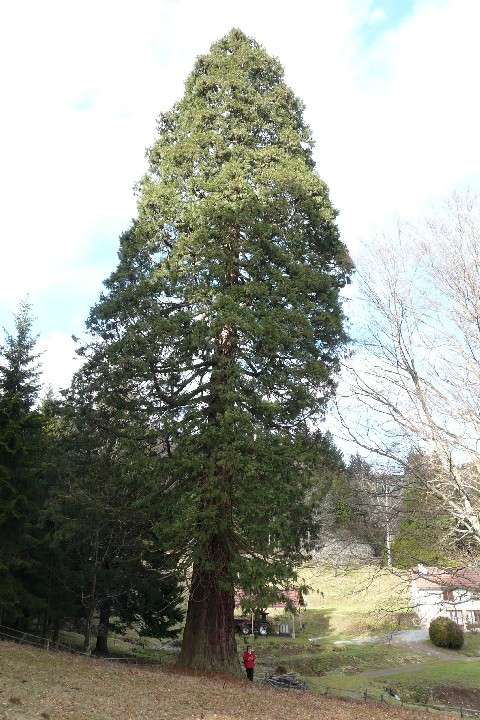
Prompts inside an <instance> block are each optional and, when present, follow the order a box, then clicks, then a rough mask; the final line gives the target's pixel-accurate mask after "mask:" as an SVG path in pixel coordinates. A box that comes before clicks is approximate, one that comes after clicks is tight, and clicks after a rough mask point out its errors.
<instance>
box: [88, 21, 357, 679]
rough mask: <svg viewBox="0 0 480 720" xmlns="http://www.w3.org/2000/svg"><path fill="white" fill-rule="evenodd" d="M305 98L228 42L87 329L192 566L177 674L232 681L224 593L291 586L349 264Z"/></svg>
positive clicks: (91, 351)
mask: <svg viewBox="0 0 480 720" xmlns="http://www.w3.org/2000/svg"><path fill="white" fill-rule="evenodd" d="M302 112H303V105H302V103H301V101H300V100H299V99H298V98H297V97H296V96H295V95H294V93H293V92H292V91H291V90H290V88H289V87H288V86H287V85H286V84H285V82H284V80H283V70H282V67H281V65H280V64H279V62H278V61H277V60H276V59H273V58H271V57H270V56H269V55H268V54H267V53H266V52H265V50H264V49H263V48H262V47H261V46H260V45H258V43H257V42H256V41H255V40H253V39H251V38H248V37H246V36H245V35H244V34H243V33H242V32H240V31H239V30H232V31H231V32H230V33H229V34H228V35H227V36H226V37H224V38H223V39H221V40H220V41H219V42H217V43H215V44H214V45H213V46H212V48H211V52H210V53H209V54H208V55H205V56H202V57H199V58H198V59H197V61H196V63H195V67H194V69H193V72H192V73H191V75H190V77H189V78H188V80H187V82H186V88H185V95H184V97H183V99H182V100H181V101H180V102H178V103H177V104H175V105H174V107H173V108H172V109H171V110H170V111H169V112H166V113H164V114H162V115H161V116H160V119H159V123H158V129H159V137H158V139H157V140H156V141H155V143H154V145H153V146H152V148H151V149H150V150H149V153H148V157H149V163H150V166H149V171H148V173H147V174H146V176H145V177H144V178H143V179H142V181H141V182H140V183H139V185H138V218H137V219H136V221H135V222H134V223H133V225H132V227H131V228H130V229H129V230H128V231H127V232H126V233H125V234H124V235H123V236H122V237H121V242H120V251H119V264H118V268H117V270H116V271H115V272H114V273H113V274H112V276H111V277H110V278H109V279H108V280H107V281H106V283H105V285H106V292H105V293H104V294H103V295H102V297H101V299H100V302H99V303H98V304H97V306H96V307H94V308H93V310H92V312H91V315H90V318H89V328H90V331H91V333H92V341H91V343H90V346H89V347H88V348H86V349H85V354H86V356H87V364H86V366H85V367H86V371H87V372H90V373H91V377H92V382H93V383H94V384H95V387H96V389H97V392H98V400H97V402H100V398H101V402H102V403H104V404H106V405H108V406H110V407H112V408H115V423H116V424H117V426H118V427H119V428H121V427H126V426H127V425H128V423H129V422H131V421H132V418H134V419H135V423H136V425H137V426H140V425H142V426H143V428H144V435H143V442H144V443H145V442H147V440H146V439H149V442H150V445H149V447H150V450H149V453H150V456H153V455H156V457H157V464H156V468H155V474H153V475H150V478H149V479H150V492H151V501H152V502H160V503H161V504H162V506H163V508H164V514H165V519H164V521H163V522H162V523H161V526H160V525H159V526H158V527H157V533H158V536H159V539H160V541H161V542H162V543H163V544H164V545H165V547H167V548H170V551H171V552H177V553H179V554H181V556H182V557H183V559H184V562H185V563H186V565H187V566H189V567H190V568H191V577H190V582H189V601H188V610H187V620H186V627H185V631H184V635H183V644H182V651H181V658H180V662H181V664H182V665H184V666H186V667H191V668H198V669H200V670H204V671H218V670H226V671H229V672H232V673H238V670H239V665H238V658H237V654H236V643H235V634H234V623H233V610H234V590H235V587H242V588H243V589H244V590H245V591H246V592H247V593H250V592H252V593H255V592H257V591H260V590H261V591H262V593H265V592H266V589H268V588H269V587H271V588H273V587H285V586H287V585H288V583H289V582H292V581H293V580H294V579H295V576H296V575H295V567H296V564H297V563H298V562H299V561H300V560H301V559H302V557H303V555H304V551H305V547H306V546H305V538H306V537H307V536H308V533H309V532H312V533H313V532H314V525H315V523H314V507H313V504H312V502H311V498H312V497H313V492H312V488H313V486H314V483H315V475H316V472H317V470H318V463H319V456H321V452H320V453H319V447H320V446H321V443H319V442H318V439H319V435H318V433H316V432H314V431H313V430H312V429H311V428H312V426H313V425H312V423H314V422H315V421H316V420H318V419H319V418H321V417H322V414H323V412H324V409H325V405H326V402H327V401H328V399H329V398H330V396H331V395H332V393H333V392H334V388H335V373H336V371H337V369H338V363H339V353H340V351H341V348H342V346H343V344H344V342H345V340H346V337H345V332H344V328H343V320H344V318H343V314H342V309H341V305H340V299H339V293H340V289H341V288H342V287H343V286H344V284H345V283H346V282H347V281H348V277H349V272H350V267H351V264H350V260H349V257H348V253H347V251H346V249H345V247H344V245H343V244H342V242H341V241H340V239H339V233H338V229H337V226H336V224H335V217H336V212H335V210H334V208H333V207H332V205H331V202H330V200H329V195H328V189H327V187H326V185H325V183H324V182H323V181H322V180H321V179H320V177H319V176H318V174H317V172H316V170H315V166H314V161H313V158H312V148H313V140H312V137H311V134H310V130H309V128H308V127H307V126H306V124H305V122H304V120H303V116H302Z"/></svg>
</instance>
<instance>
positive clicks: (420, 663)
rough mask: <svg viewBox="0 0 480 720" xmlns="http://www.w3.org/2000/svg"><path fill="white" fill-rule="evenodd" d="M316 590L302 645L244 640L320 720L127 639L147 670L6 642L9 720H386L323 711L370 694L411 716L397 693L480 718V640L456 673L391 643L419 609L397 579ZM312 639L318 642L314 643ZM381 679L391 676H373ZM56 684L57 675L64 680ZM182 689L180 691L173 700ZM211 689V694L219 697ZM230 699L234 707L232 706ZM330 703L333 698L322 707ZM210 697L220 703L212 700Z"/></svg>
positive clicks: (171, 652) (461, 654) (123, 649)
mask: <svg viewBox="0 0 480 720" xmlns="http://www.w3.org/2000/svg"><path fill="white" fill-rule="evenodd" d="M305 579H307V578H305ZM316 579H317V581H318V584H317V585H316V586H315V585H314V580H315V577H314V576H312V578H310V585H312V586H313V590H312V592H311V593H310V595H309V596H308V597H307V601H308V603H309V605H308V608H307V609H306V610H302V611H301V616H300V617H301V621H302V627H301V628H300V623H299V619H298V617H297V618H296V622H295V624H296V637H295V638H293V637H278V636H269V637H266V638H263V637H255V638H253V639H252V638H251V637H243V636H242V635H237V644H238V651H239V661H240V658H241V655H242V654H243V652H244V649H245V646H246V645H247V644H253V645H254V647H255V651H256V653H257V657H258V659H257V666H256V675H255V676H256V679H257V681H258V680H260V679H262V678H264V677H267V676H269V675H271V674H273V673H280V672H285V671H287V672H294V673H295V675H296V676H297V677H301V678H302V679H303V680H305V681H306V683H307V686H308V688H309V690H310V691H311V693H313V694H314V695H317V700H315V698H314V697H313V696H309V695H308V696H307V695H305V694H302V697H303V698H306V697H308V698H309V700H308V703H313V706H312V708H311V709H312V713H313V707H314V710H315V712H314V714H312V715H310V714H309V712H308V711H307V710H305V708H301V709H300V708H299V707H297V706H296V705H295V703H294V705H295V706H292V708H291V713H292V714H291V715H290V716H288V715H287V714H285V713H284V707H283V705H282V703H281V701H280V702H279V704H278V707H277V705H276V703H277V701H276V700H275V698H277V696H278V694H279V692H280V691H278V690H276V691H271V690H268V689H265V688H264V687H263V689H262V688H261V687H259V686H258V685H257V683H255V684H254V687H253V688H252V687H251V686H250V685H246V683H245V682H244V681H240V680H239V681H231V680H227V679H224V680H222V683H223V685H222V684H220V685H216V684H215V683H214V681H213V680H212V679H211V678H209V679H206V678H203V679H199V678H198V677H195V678H192V677H191V676H190V677H187V676H185V675H181V676H178V675H176V674H174V672H173V669H172V666H173V665H174V663H175V662H176V659H177V657H178V647H175V644H173V645H172V644H171V643H168V642H167V643H164V642H162V641H159V640H154V639H145V640H143V639H141V640H139V641H138V642H137V641H136V639H135V638H134V637H132V638H131V642H128V641H127V639H125V638H122V637H120V636H119V637H116V638H115V637H113V636H112V638H111V640H110V643H109V646H110V652H111V655H112V656H114V657H116V658H123V659H127V660H133V659H135V661H136V663H137V665H135V666H132V665H126V664H125V663H124V662H115V661H112V660H110V661H105V660H92V659H90V658H86V657H82V656H72V655H66V654H61V653H60V654H57V653H48V652H45V651H43V650H32V649H29V648H25V647H19V646H18V645H10V646H9V645H8V644H7V643H0V681H1V682H0V720H3V718H7V717H8V718H30V717H31V718H33V717H43V718H44V719H46V718H51V719H52V720H53V719H54V718H59V719H60V718H62V719H63V718H66V717H69V718H73V720H76V718H80V717H84V716H85V715H86V714H88V715H90V717H91V718H93V720H95V718H105V720H108V719H109V718H110V717H112V718H113V717H115V718H116V717H122V718H123V717H125V718H131V720H137V718H138V719H140V718H148V719H149V720H155V719H156V718H160V717H162V718H163V717H170V718H172V720H175V719H176V718H196V719H198V720H201V719H202V718H204V719H205V720H207V719H208V718H210V717H212V718H213V717H215V718H216V720H221V719H222V718H225V719H228V720H229V719H230V718H234V717H235V718H243V717H248V718H249V720H250V718H256V717H262V719H263V720H266V719H268V718H269V717H272V718H275V720H276V719H277V718H283V717H291V718H292V719H295V718H304V717H305V718H306V717H315V718H317V717H318V718H323V717H340V718H345V719H347V718H348V719H349V718H350V717H352V720H353V718H359V719H360V718H363V717H365V718H367V717H368V718H374V717H377V716H376V715H375V714H372V712H373V711H371V710H365V711H364V710H363V708H364V703H363V704H360V705H356V706H355V707H356V710H355V711H352V712H350V709H348V708H347V709H346V710H345V712H343V714H342V712H341V708H342V707H343V706H341V705H340V706H338V705H337V706H335V705H328V708H330V710H331V714H330V715H328V713H327V714H322V713H321V712H319V706H317V704H316V703H317V701H321V703H322V704H321V708H322V712H323V709H324V707H325V705H324V704H325V703H327V701H328V703H330V702H334V701H333V699H332V700H331V699H330V698H326V697H324V694H325V692H328V694H329V695H336V696H337V697H340V698H363V696H364V693H365V692H367V696H368V697H369V698H376V699H377V700H380V699H381V698H382V699H383V701H384V704H383V705H382V707H383V714H381V715H378V717H392V718H393V717H404V716H403V715H398V716H397V715H392V714H390V715H388V714H387V715H386V714H385V713H386V712H387V707H386V705H385V702H389V703H392V702H393V703H395V702H396V701H394V700H392V697H391V694H389V692H388V691H390V693H394V694H397V695H398V696H399V697H400V698H401V699H402V701H403V702H405V703H423V704H425V703H426V702H427V701H428V702H430V703H432V702H437V703H438V704H443V705H448V704H449V703H450V705H451V706H452V707H458V706H459V705H460V703H461V702H462V703H463V704H464V705H465V707H478V708H480V690H478V691H477V688H479V687H480V661H479V662H475V661H474V660H470V658H475V657H479V656H480V634H467V635H466V639H465V645H464V647H463V648H462V649H461V650H460V651H447V652H448V654H449V657H450V658H451V661H450V662H445V660H444V659H443V658H442V657H439V656H438V654H436V649H435V648H434V647H433V645H431V644H429V641H426V643H424V644H423V645H421V644H418V643H411V644H410V646H407V645H404V646H401V647H398V646H396V645H393V644H389V642H388V633H391V631H392V630H393V629H398V628H401V627H407V628H409V627H412V616H411V615H409V614H408V613H407V612H406V610H407V609H408V603H407V599H408V598H407V596H406V594H405V588H404V586H403V585H402V584H401V583H400V584H399V582H400V581H399V577H398V576H397V575H395V574H394V573H391V572H386V571H378V570H376V569H369V568H366V569H362V570H358V571H356V572H354V573H352V575H341V576H340V575H337V576H334V575H333V574H332V573H323V574H322V575H321V576H319V577H318V578H316ZM320 588H322V589H321V590H320ZM322 593H323V594H322ZM272 616H273V613H272V614H271V616H270V617H272ZM274 619H275V620H276V621H279V622H282V621H283V622H288V623H289V624H290V625H291V623H292V618H291V616H290V615H281V614H277V617H274ZM371 636H377V637H378V636H386V637H387V642H366V643H365V644H355V642H351V643H350V644H348V643H346V644H345V643H341V642H340V640H347V639H353V638H358V637H364V638H365V637H367V638H368V637H371ZM310 638H316V639H315V641H314V642H310ZM61 641H62V642H64V643H65V644H67V645H70V646H76V647H78V648H79V649H80V648H81V644H82V638H81V636H79V635H75V634H74V633H63V635H62V638H61ZM429 653H430V654H429ZM239 664H240V663H239ZM30 665H31V667H30ZM145 666H146V667H145ZM378 671H386V672H387V673H389V674H386V675H383V676H372V675H371V673H374V672H378ZM397 671H398V672H397ZM52 673H57V675H56V676H55V677H54V678H53V676H52ZM52 678H53V680H52ZM82 678H83V679H82ZM52 682H53V685H52V686H51V687H50V685H49V683H52ZM172 683H173V685H172ZM175 683H177V685H178V687H177V685H175ZM212 683H213V684H212ZM170 685H172V688H173V687H174V686H175V688H176V689H169V688H170ZM117 686H118V688H117ZM220 686H221V690H220ZM205 687H208V688H210V691H211V692H210V691H209V693H207V695H205V691H204V690H205ZM387 689H388V690H387ZM117 690H118V692H120V695H118V692H117ZM159 692H161V694H162V699H161V700H160V696H159ZM168 693H177V694H178V693H179V694H180V698H181V699H180V701H179V702H178V703H177V702H176V701H173V699H172V698H173V695H169V694H168ZM252 693H253V694H252ZM255 693H257V695H256V694H255ZM258 693H260V695H258ZM272 693H273V695H272ZM187 694H188V695H189V697H187ZM217 695H218V697H217ZM222 695H223V697H224V700H222V699H221V697H220V696H222ZM319 695H323V696H322V697H321V698H319V697H318V696H319ZM207 696H208V698H210V699H212V698H215V700H212V702H210V701H207ZM264 696H265V697H267V696H268V702H266V703H264V702H263V698H264ZM228 698H230V700H229V699H228ZM232 698H234V699H232ZM243 698H249V702H247V703H245V702H244V700H243ZM259 698H260V699H259ZM312 698H313V699H312ZM295 702H296V701H295ZM249 703H250V704H249ZM308 703H307V705H308ZM396 704H397V705H398V702H397V703H396ZM368 707H370V703H369V704H368ZM202 708H203V709H202ZM333 708H335V709H333ZM339 708H340V710H339ZM359 708H362V709H361V710H359ZM247 709H248V712H247ZM257 711H258V715H257ZM304 711H305V712H304ZM375 712H376V711H375ZM395 712H397V710H396V709H395V708H393V707H392V708H390V709H388V713H395ZM399 712H400V710H399ZM42 713H43V714H42ZM208 713H210V714H208ZM252 713H253V714H252ZM269 713H270V714H269ZM282 713H284V714H282ZM302 713H304V714H302ZM405 717H407V715H405ZM410 717H415V718H417V719H418V718H420V717H423V716H422V715H420V714H418V709H417V711H416V714H415V715H414V716H410ZM425 717H428V715H425Z"/></svg>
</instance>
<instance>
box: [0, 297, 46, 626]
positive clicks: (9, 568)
mask: <svg viewBox="0 0 480 720" xmlns="http://www.w3.org/2000/svg"><path fill="white" fill-rule="evenodd" d="M30 311H31V308H30V305H29V303H28V302H27V301H23V302H22V303H21V304H20V310H19V312H18V314H17V315H16V316H15V334H13V335H12V334H10V333H9V332H8V331H5V340H4V345H3V346H2V347H0V624H2V623H3V624H5V623H15V622H17V621H19V620H20V619H21V618H25V617H26V616H27V615H28V613H29V611H30V610H31V606H32V597H31V593H30V592H29V581H28V575H29V569H30V566H31V562H32V557H31V554H32V553H31V540H32V538H31V537H30V531H31V529H32V527H33V525H34V523H35V521H36V518H37V516H38V511H39V507H40V503H41V497H40V496H41V472H42V453H43V429H42V425H43V423H42V417H41V413H40V412H39V411H38V409H37V408H36V402H37V399H38V394H39V391H40V370H39V364H38V357H39V355H38V354H36V353H35V345H36V342H37V338H36V337H35V336H34V335H33V334H32V327H33V320H32V317H31V314H30Z"/></svg>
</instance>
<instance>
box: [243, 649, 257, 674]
mask: <svg viewBox="0 0 480 720" xmlns="http://www.w3.org/2000/svg"><path fill="white" fill-rule="evenodd" d="M256 659H257V656H256V655H255V653H254V652H253V648H252V646H251V645H247V649H246V651H245V652H244V653H243V664H244V665H245V670H246V673H247V678H248V679H249V680H251V681H252V682H253V668H254V667H255V660H256Z"/></svg>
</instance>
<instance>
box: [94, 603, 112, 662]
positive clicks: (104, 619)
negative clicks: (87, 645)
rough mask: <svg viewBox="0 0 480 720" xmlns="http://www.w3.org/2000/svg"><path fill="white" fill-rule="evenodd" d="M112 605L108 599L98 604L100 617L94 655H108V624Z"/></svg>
mask: <svg viewBox="0 0 480 720" xmlns="http://www.w3.org/2000/svg"><path fill="white" fill-rule="evenodd" d="M111 609H112V603H111V601H110V599H108V600H104V601H103V602H102V603H101V604H100V617H99V621H98V628H97V642H96V644H95V650H94V653H95V655H108V623H109V620H110V613H111Z"/></svg>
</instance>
